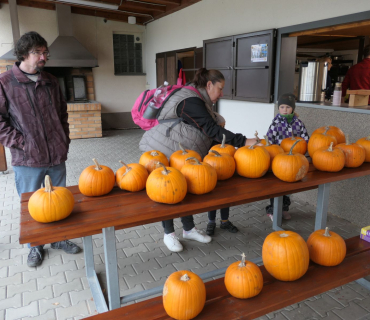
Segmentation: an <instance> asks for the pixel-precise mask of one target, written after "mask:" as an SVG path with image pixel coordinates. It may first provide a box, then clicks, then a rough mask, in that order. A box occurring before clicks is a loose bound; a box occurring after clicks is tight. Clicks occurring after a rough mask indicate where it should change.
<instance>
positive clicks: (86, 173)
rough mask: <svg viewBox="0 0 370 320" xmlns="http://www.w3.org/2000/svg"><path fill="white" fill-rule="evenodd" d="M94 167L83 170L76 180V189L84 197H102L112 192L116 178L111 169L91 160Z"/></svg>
mask: <svg viewBox="0 0 370 320" xmlns="http://www.w3.org/2000/svg"><path fill="white" fill-rule="evenodd" d="M93 161H94V163H95V165H94V166H89V167H87V168H86V169H84V170H83V171H82V173H81V175H80V178H79V179H78V188H79V189H80V192H81V193H82V194H84V195H85V196H89V197H95V196H102V195H104V194H107V193H109V192H111V191H112V189H113V187H114V183H115V182H116V178H115V176H114V172H113V170H112V169H111V168H109V167H107V166H103V165H100V164H99V163H98V161H97V160H96V159H93Z"/></svg>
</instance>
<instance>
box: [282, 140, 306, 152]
mask: <svg viewBox="0 0 370 320" xmlns="http://www.w3.org/2000/svg"><path fill="white" fill-rule="evenodd" d="M297 140H299V141H298V143H297V144H296V145H295V147H294V148H293V153H301V154H303V155H305V154H306V151H307V142H306V140H305V139H303V138H302V137H289V138H285V139H283V140H282V141H281V143H280V147H282V148H283V149H284V151H285V152H289V150H290V149H291V148H292V146H293V144H294V142H296V141H297Z"/></svg>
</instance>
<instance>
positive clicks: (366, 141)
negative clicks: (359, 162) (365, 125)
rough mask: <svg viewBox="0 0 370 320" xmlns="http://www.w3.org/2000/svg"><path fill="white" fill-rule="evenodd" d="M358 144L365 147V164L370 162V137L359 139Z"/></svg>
mask: <svg viewBox="0 0 370 320" xmlns="http://www.w3.org/2000/svg"><path fill="white" fill-rule="evenodd" d="M356 143H357V144H359V145H361V146H363V147H364V149H365V162H370V136H368V137H365V138H361V139H358V140H357V141H356Z"/></svg>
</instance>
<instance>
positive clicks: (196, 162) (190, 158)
mask: <svg viewBox="0 0 370 320" xmlns="http://www.w3.org/2000/svg"><path fill="white" fill-rule="evenodd" d="M188 160H194V161H195V164H197V165H198V164H201V163H200V162H199V160H198V159H197V158H194V157H189V158H186V159H185V161H188Z"/></svg>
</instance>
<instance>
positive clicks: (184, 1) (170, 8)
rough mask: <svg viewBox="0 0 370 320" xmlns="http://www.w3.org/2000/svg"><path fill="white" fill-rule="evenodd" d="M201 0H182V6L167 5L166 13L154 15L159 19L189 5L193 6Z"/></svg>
mask: <svg viewBox="0 0 370 320" xmlns="http://www.w3.org/2000/svg"><path fill="white" fill-rule="evenodd" d="M199 1H201V0H182V1H181V5H180V6H172V5H171V6H169V5H168V6H167V11H166V12H165V13H159V14H155V15H154V19H155V20H157V19H159V18H162V17H165V16H167V15H169V14H171V13H174V12H176V11H179V10H182V9H184V8H186V7H188V6H191V5H192V4H195V3H197V2H199Z"/></svg>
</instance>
